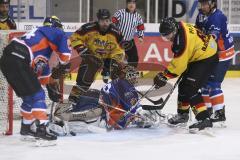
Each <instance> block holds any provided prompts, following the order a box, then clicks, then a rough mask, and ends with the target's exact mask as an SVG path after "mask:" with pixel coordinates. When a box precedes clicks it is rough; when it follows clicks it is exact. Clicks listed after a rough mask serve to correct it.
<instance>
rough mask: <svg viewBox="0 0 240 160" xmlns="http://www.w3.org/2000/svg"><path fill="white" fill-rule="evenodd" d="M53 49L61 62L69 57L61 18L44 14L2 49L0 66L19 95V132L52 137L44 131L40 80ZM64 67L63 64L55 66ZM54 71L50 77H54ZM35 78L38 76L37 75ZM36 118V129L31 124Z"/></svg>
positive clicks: (47, 72) (45, 80)
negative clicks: (37, 24)
mask: <svg viewBox="0 0 240 160" xmlns="http://www.w3.org/2000/svg"><path fill="white" fill-rule="evenodd" d="M53 52H56V53H57V55H58V58H59V61H60V64H61V66H66V64H68V63H69V60H70V56H71V54H70V50H69V48H68V45H67V36H66V34H65V32H64V31H63V29H62V24H61V21H60V20H59V19H58V18H57V17H56V16H51V17H47V18H46V19H45V21H44V26H42V27H39V28H36V29H34V30H32V31H31V32H29V33H26V34H25V35H23V36H22V37H21V38H14V39H13V40H12V41H11V42H10V44H9V45H8V46H7V47H6V48H5V49H4V51H3V56H2V57H1V66H0V67H1V70H2V72H3V74H4V76H5V77H6V79H7V81H8V82H9V84H10V85H11V86H12V88H13V89H14V91H15V92H16V94H17V96H19V97H21V98H22V100H23V103H22V105H21V115H22V117H23V120H22V124H21V130H20V134H21V135H27V136H29V135H30V136H34V137H38V138H42V139H45V140H56V139H57V137H56V136H54V135H52V134H50V133H48V131H47V129H46V127H47V125H48V117H47V113H46V109H47V106H46V103H45V93H44V90H43V89H42V87H41V83H40V81H41V82H43V83H44V84H47V83H48V81H49V78H50V76H51V70H50V67H49V59H50V57H51V55H52V53H53ZM59 68H65V67H59ZM56 75H57V74H53V75H52V78H53V79H57V78H58V77H56ZM38 78H39V79H38ZM35 120H37V121H38V122H39V123H38V124H37V129H36V132H33V131H32V130H31V128H30V127H31V124H32V123H33V122H34V121H35Z"/></svg>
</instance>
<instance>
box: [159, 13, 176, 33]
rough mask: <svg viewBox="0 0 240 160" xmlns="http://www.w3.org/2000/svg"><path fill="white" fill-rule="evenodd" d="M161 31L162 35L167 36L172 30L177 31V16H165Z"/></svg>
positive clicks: (161, 23)
mask: <svg viewBox="0 0 240 160" xmlns="http://www.w3.org/2000/svg"><path fill="white" fill-rule="evenodd" d="M159 32H160V34H161V35H162V36H167V35H169V34H170V33H172V32H177V21H176V20H175V18H173V17H169V18H163V19H162V20H161V22H160V27H159Z"/></svg>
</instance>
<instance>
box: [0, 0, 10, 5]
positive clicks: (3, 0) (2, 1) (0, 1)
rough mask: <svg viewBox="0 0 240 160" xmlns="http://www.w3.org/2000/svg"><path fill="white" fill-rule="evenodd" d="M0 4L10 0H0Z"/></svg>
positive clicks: (7, 2) (8, 2)
mask: <svg viewBox="0 0 240 160" xmlns="http://www.w3.org/2000/svg"><path fill="white" fill-rule="evenodd" d="M0 4H10V0H0Z"/></svg>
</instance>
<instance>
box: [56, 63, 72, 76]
mask: <svg viewBox="0 0 240 160" xmlns="http://www.w3.org/2000/svg"><path fill="white" fill-rule="evenodd" d="M70 67H71V63H67V64H65V65H63V64H59V65H58V66H57V67H55V68H53V69H52V78H53V79H60V78H61V76H64V75H65V74H66V73H68V72H69V71H70Z"/></svg>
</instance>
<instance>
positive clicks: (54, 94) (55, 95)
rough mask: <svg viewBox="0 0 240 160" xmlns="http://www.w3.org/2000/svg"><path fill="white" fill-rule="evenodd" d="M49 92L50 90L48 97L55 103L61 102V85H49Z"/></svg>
mask: <svg viewBox="0 0 240 160" xmlns="http://www.w3.org/2000/svg"><path fill="white" fill-rule="evenodd" d="M46 87H47V90H48V97H49V98H50V99H51V100H52V101H53V102H60V101H61V98H62V95H61V93H60V89H59V83H50V84H47V86H46Z"/></svg>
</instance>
